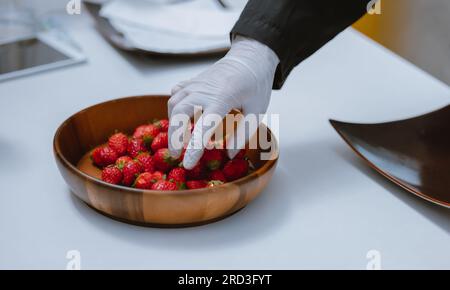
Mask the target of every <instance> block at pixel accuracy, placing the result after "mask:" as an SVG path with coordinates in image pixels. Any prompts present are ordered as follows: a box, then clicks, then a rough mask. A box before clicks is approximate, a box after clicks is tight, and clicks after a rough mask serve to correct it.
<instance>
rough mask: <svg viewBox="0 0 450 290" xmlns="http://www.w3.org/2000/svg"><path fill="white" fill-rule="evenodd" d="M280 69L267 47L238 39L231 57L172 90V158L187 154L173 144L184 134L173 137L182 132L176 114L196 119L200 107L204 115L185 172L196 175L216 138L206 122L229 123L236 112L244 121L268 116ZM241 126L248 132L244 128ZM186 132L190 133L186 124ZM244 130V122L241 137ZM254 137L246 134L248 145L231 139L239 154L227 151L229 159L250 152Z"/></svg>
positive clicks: (170, 147)
mask: <svg viewBox="0 0 450 290" xmlns="http://www.w3.org/2000/svg"><path fill="white" fill-rule="evenodd" d="M278 63H279V59H278V56H277V55H276V54H275V53H274V52H273V51H272V50H271V49H270V48H269V47H267V46H266V45H264V44H262V43H260V42H258V41H256V40H253V39H250V38H245V37H243V36H236V37H235V39H234V40H233V42H232V45H231V49H230V51H229V52H228V53H227V55H226V56H224V57H223V58H222V59H220V60H219V61H218V62H216V63H215V64H214V65H212V66H211V67H210V68H208V69H207V70H206V71H204V72H203V73H201V74H200V75H198V76H197V77H195V78H193V79H190V80H188V81H185V82H181V83H179V84H178V85H176V86H175V87H174V88H173V89H172V97H171V98H170V100H169V102H168V112H169V118H170V126H169V151H170V154H171V156H172V157H176V158H178V157H179V156H180V154H181V150H182V148H180V146H176V147H178V148H175V145H174V144H177V143H176V142H171V138H177V140H180V137H181V136H180V134H178V135H177V134H176V136H175V135H173V133H174V132H180V131H181V130H180V123H179V122H175V120H174V119H175V118H173V116H175V115H177V114H185V115H188V116H189V117H192V116H193V114H194V107H195V106H201V107H202V110H203V114H202V116H201V117H200V118H199V119H198V121H197V123H196V124H195V126H194V131H193V132H192V138H191V140H190V141H189V144H188V146H187V148H186V152H185V155H184V159H183V165H184V167H185V168H186V169H191V168H193V167H194V166H195V165H196V164H197V162H198V161H199V160H200V158H201V157H202V155H203V151H204V146H203V145H204V144H206V142H207V141H208V140H209V139H210V138H211V136H212V130H210V129H211V128H205V126H202V125H201V124H208V122H206V119H207V118H208V115H209V114H218V115H220V116H222V117H224V116H225V115H226V114H228V113H229V112H230V111H231V110H232V109H234V108H235V109H240V110H241V111H242V113H243V114H244V116H245V115H246V114H264V113H265V112H266V110H267V107H268V105H269V101H270V95H271V93H272V84H273V79H274V74H275V70H276V68H277V65H278ZM203 119H205V122H204V120H203ZM241 124H242V125H243V126H240V125H241ZM217 125H218V124H217ZM184 127H185V128H182V129H183V130H184V129H186V127H187V124H185V126H184ZM177 129H178V130H177ZM239 130H245V124H243V122H240V123H239V124H238V126H237V132H241V131H239ZM255 130H256V129H255ZM249 133H250V134H243V135H245V140H239V138H238V139H237V140H234V139H236V136H243V135H240V134H238V133H236V132H235V134H234V135H233V136H231V137H230V139H229V140H228V144H235V143H234V142H235V141H236V144H237V146H236V147H235V148H232V149H228V156H229V157H230V158H233V157H234V156H235V155H236V154H237V153H238V152H239V150H240V149H241V148H243V147H244V146H245V144H246V142H247V141H248V140H247V139H248V138H249V137H251V136H252V135H253V134H254V133H255V132H249ZM241 139H242V138H241ZM205 140H206V142H205ZM178 143H179V142H178Z"/></svg>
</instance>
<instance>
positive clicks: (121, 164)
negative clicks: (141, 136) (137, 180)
mask: <svg viewBox="0 0 450 290" xmlns="http://www.w3.org/2000/svg"><path fill="white" fill-rule="evenodd" d="M131 160H133V159H132V158H131V157H130V156H122V157H119V158H117V160H116V166H117V168H119V169H120V170H122V169H123V167H124V166H125V163H127V162H128V161H131Z"/></svg>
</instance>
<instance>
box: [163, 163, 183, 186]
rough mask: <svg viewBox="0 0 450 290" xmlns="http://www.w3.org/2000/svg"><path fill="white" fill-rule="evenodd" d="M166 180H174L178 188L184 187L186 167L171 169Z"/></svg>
mask: <svg viewBox="0 0 450 290" xmlns="http://www.w3.org/2000/svg"><path fill="white" fill-rule="evenodd" d="M167 180H169V181H171V182H174V183H175V184H176V185H177V187H178V189H184V188H185V187H186V184H185V182H186V169H184V168H182V167H177V168H174V169H172V170H171V171H170V172H169V175H168V176H167Z"/></svg>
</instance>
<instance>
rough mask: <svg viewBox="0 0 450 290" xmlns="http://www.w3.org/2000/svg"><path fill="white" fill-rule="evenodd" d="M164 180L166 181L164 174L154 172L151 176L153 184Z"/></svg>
mask: <svg viewBox="0 0 450 290" xmlns="http://www.w3.org/2000/svg"><path fill="white" fill-rule="evenodd" d="M165 179H166V175H165V174H164V173H162V172H161V171H155V172H153V174H152V182H153V183H155V182H157V181H160V180H165Z"/></svg>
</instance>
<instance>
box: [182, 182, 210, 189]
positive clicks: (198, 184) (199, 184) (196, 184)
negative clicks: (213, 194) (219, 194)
mask: <svg viewBox="0 0 450 290" xmlns="http://www.w3.org/2000/svg"><path fill="white" fill-rule="evenodd" d="M207 185H208V184H207V183H206V181H204V180H188V181H187V182H186V186H187V188H189V189H199V188H204V187H206V186H207Z"/></svg>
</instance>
